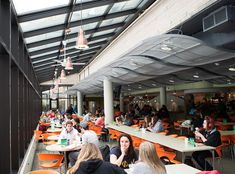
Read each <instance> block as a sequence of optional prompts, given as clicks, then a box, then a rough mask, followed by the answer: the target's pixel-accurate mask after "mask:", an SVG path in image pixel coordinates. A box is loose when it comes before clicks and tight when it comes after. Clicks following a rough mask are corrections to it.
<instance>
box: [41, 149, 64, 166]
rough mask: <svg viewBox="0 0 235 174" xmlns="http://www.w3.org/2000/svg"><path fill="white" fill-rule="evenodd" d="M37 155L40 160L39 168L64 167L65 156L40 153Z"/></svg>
mask: <svg viewBox="0 0 235 174" xmlns="http://www.w3.org/2000/svg"><path fill="white" fill-rule="evenodd" d="M37 155H38V160H39V166H40V167H42V168H60V167H61V166H62V165H63V163H62V161H63V158H64V155H63V154H46V153H39V154H37Z"/></svg>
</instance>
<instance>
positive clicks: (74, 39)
mask: <svg viewBox="0 0 235 174" xmlns="http://www.w3.org/2000/svg"><path fill="white" fill-rule="evenodd" d="M85 36H86V38H89V37H90V34H89V35H86V33H85ZM75 41H77V37H73V38H71V39H68V40H67V43H70V42H75Z"/></svg>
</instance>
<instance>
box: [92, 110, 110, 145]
mask: <svg viewBox="0 0 235 174" xmlns="http://www.w3.org/2000/svg"><path fill="white" fill-rule="evenodd" d="M95 125H96V126H98V127H101V128H102V130H101V132H102V134H101V135H102V136H101V138H102V140H103V141H105V142H107V141H108V137H107V135H108V134H109V130H108V129H107V128H105V125H104V114H103V113H100V114H99V118H98V119H97V120H96V121H95Z"/></svg>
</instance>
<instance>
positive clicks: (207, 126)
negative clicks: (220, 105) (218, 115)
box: [192, 116, 221, 170]
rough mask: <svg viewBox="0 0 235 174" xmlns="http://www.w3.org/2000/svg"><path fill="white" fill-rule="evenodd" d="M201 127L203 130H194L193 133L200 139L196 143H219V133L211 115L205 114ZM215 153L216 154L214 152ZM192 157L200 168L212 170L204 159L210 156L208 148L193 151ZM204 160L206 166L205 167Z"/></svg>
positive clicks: (214, 145) (216, 144) (215, 144)
mask: <svg viewBox="0 0 235 174" xmlns="http://www.w3.org/2000/svg"><path fill="white" fill-rule="evenodd" d="M203 128H204V130H203V131H201V132H199V131H195V135H196V136H197V137H199V138H200V139H201V141H202V144H197V145H206V146H212V147H217V146H219V145H221V139H220V138H221V136H220V133H219V131H217V130H216V128H215V124H214V120H213V119H212V118H211V117H208V116H205V119H204V122H203ZM215 155H216V156H217V153H216V152H215ZM192 157H193V159H194V160H195V161H196V162H197V163H198V165H199V166H200V167H201V168H202V169H204V170H213V168H212V167H211V165H210V164H209V163H208V162H207V161H206V160H205V159H206V158H207V157H212V154H211V152H210V151H209V150H205V151H198V152H193V154H192ZM205 162H206V167H207V168H205Z"/></svg>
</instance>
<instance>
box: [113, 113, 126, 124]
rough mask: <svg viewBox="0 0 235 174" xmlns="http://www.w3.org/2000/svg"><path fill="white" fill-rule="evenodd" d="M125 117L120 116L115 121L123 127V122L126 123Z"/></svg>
mask: <svg viewBox="0 0 235 174" xmlns="http://www.w3.org/2000/svg"><path fill="white" fill-rule="evenodd" d="M125 120H126V119H125V116H124V115H123V114H120V115H119V116H118V117H116V118H115V121H116V123H117V124H118V125H123V122H124V121H125Z"/></svg>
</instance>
